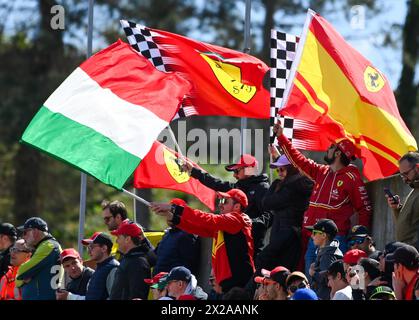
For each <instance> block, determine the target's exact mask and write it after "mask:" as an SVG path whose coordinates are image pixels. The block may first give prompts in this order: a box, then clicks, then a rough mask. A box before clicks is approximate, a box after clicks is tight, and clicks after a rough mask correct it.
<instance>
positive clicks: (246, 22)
mask: <svg viewBox="0 0 419 320" xmlns="http://www.w3.org/2000/svg"><path fill="white" fill-rule="evenodd" d="M251 6H252V0H246V11H245V19H244V49H243V52H244V53H250V10H251ZM246 128H247V118H241V120H240V138H241V144H240V154H241V155H242V154H244V153H245V152H246V144H247V141H246V134H245V132H244V131H245V129H246Z"/></svg>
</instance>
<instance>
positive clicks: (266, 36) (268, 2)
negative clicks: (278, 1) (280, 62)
mask: <svg viewBox="0 0 419 320" xmlns="http://www.w3.org/2000/svg"><path fill="white" fill-rule="evenodd" d="M262 2H263V4H264V6H265V24H264V25H263V49H262V58H263V60H264V61H265V62H267V63H270V61H271V60H270V52H271V49H270V48H271V29H273V28H274V14H275V0H263V1H262Z"/></svg>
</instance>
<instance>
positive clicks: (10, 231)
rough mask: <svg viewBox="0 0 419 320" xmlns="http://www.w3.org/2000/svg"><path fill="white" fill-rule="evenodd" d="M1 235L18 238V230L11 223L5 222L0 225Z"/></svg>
mask: <svg viewBox="0 0 419 320" xmlns="http://www.w3.org/2000/svg"><path fill="white" fill-rule="evenodd" d="M0 234H4V235H6V236H10V237H14V238H17V230H16V228H15V227H14V225H12V224H11V223H7V222H3V223H1V224H0Z"/></svg>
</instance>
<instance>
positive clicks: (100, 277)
mask: <svg viewBox="0 0 419 320" xmlns="http://www.w3.org/2000/svg"><path fill="white" fill-rule="evenodd" d="M117 266H119V262H118V261H117V260H116V259H115V258H114V257H109V258H107V259H106V260H104V261H102V262H101V263H98V264H97V266H96V271H95V273H93V275H92V276H91V277H90V281H89V284H88V286H87V292H86V300H106V299H108V296H109V293H108V290H107V288H106V280H107V279H108V275H109V272H111V270H112V269H113V268H115V267H117Z"/></svg>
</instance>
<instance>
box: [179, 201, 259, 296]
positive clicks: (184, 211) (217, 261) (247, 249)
mask: <svg viewBox="0 0 419 320" xmlns="http://www.w3.org/2000/svg"><path fill="white" fill-rule="evenodd" d="M172 221H173V224H175V225H177V227H178V228H180V229H182V230H184V231H186V232H188V233H192V234H197V235H199V236H201V237H212V238H213V239H214V241H213V245H212V268H213V270H214V276H215V280H216V281H217V283H218V284H219V285H220V286H221V287H222V288H223V292H227V291H228V290H229V289H231V288H232V287H235V286H239V287H244V286H245V284H246V283H247V282H248V281H249V279H250V277H251V276H252V275H253V273H254V271H255V267H254V262H253V250H254V249H253V239H252V231H251V230H252V221H251V220H250V218H249V216H248V215H246V214H245V213H242V212H229V213H225V214H219V215H218V214H213V213H206V212H202V211H200V210H194V209H192V208H189V207H187V206H185V207H182V206H176V210H175V212H174V217H173V220H172Z"/></svg>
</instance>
